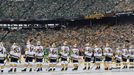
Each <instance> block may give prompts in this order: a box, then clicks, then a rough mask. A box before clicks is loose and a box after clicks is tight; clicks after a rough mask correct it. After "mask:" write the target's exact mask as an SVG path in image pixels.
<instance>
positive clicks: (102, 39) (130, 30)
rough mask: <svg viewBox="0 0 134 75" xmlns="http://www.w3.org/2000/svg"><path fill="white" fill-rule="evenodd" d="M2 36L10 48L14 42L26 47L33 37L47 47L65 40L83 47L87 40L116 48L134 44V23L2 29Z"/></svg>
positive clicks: (33, 41)
mask: <svg viewBox="0 0 134 75" xmlns="http://www.w3.org/2000/svg"><path fill="white" fill-rule="evenodd" d="M5 35H6V36H5ZM0 36H1V39H2V38H3V36H5V37H4V39H3V41H4V43H5V45H6V46H7V47H9V49H10V47H11V45H12V44H13V43H14V42H16V43H18V44H19V45H21V46H22V48H23V47H25V45H26V41H27V40H28V39H31V41H32V43H33V44H36V41H37V40H39V41H41V43H42V45H43V46H44V47H45V48H46V47H50V46H51V45H52V43H56V45H57V46H61V45H62V44H63V42H64V41H68V42H69V45H71V46H72V45H74V44H78V46H79V47H83V46H84V45H85V44H86V43H87V42H89V43H90V45H94V44H98V45H100V46H105V43H106V42H108V43H109V44H110V46H112V47H113V48H115V47H117V46H121V45H123V44H126V45H130V44H134V25H133V24H121V25H95V26H90V25H83V26H74V27H71V28H64V29H60V30H55V29H45V30H35V29H32V30H26V29H22V30H12V31H10V32H8V31H6V30H2V29H1V30H0Z"/></svg>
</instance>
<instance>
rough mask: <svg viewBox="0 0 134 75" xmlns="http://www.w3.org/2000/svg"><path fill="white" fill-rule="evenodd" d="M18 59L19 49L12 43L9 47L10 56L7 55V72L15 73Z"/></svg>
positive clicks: (19, 56)
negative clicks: (8, 62) (8, 66)
mask: <svg viewBox="0 0 134 75" xmlns="http://www.w3.org/2000/svg"><path fill="white" fill-rule="evenodd" d="M20 58H21V49H20V47H19V46H18V45H17V44H16V43H14V44H13V45H12V47H11V50H10V54H9V59H10V70H9V71H8V72H13V71H14V72H16V71H17V64H18V61H19V60H20Z"/></svg>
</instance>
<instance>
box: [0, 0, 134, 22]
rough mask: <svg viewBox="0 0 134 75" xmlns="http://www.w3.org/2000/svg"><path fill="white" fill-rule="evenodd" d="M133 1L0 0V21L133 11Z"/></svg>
mask: <svg viewBox="0 0 134 75" xmlns="http://www.w3.org/2000/svg"><path fill="white" fill-rule="evenodd" d="M133 3H134V1H133V0H99V1H98V0H97V1H96V0H70V1H67V0H22V1H17V0H8V1H7V0H1V1H0V18H1V19H38V20H40V19H57V18H63V17H64V18H75V17H80V16H83V17H84V16H89V15H92V14H95V13H96V12H97V13H101V14H105V13H107V12H112V11H114V12H125V11H133V5H134V4H133Z"/></svg>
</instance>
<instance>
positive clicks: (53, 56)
mask: <svg viewBox="0 0 134 75" xmlns="http://www.w3.org/2000/svg"><path fill="white" fill-rule="evenodd" d="M48 57H49V58H50V59H57V58H58V49H57V48H50V49H49V55H48Z"/></svg>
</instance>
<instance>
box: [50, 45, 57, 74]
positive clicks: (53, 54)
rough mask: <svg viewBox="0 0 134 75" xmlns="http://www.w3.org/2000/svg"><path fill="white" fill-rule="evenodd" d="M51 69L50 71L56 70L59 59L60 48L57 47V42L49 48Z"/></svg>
mask: <svg viewBox="0 0 134 75" xmlns="http://www.w3.org/2000/svg"><path fill="white" fill-rule="evenodd" d="M48 60H49V62H50V63H49V70H48V71H55V68H56V65H57V60H58V48H56V44H55V43H53V44H52V47H51V48H50V49H49V55H48Z"/></svg>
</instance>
